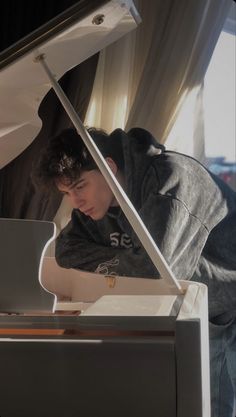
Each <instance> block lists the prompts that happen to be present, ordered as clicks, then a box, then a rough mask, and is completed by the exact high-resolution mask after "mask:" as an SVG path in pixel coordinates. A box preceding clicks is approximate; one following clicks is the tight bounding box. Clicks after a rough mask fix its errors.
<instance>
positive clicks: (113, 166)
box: [105, 156, 118, 175]
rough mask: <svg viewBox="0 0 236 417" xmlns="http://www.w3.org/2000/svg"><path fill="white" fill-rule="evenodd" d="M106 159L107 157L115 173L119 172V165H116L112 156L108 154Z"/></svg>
mask: <svg viewBox="0 0 236 417" xmlns="http://www.w3.org/2000/svg"><path fill="white" fill-rule="evenodd" d="M105 159H106V161H107V163H108V165H109V167H110V168H111V170H112V172H113V174H114V175H116V174H117V172H118V166H117V165H116V163H115V161H114V160H113V159H112V158H111V157H110V156H108V157H107V158H105Z"/></svg>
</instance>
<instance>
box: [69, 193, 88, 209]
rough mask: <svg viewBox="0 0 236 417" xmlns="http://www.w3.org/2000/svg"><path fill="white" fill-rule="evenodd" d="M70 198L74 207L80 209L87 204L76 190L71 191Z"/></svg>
mask: <svg viewBox="0 0 236 417" xmlns="http://www.w3.org/2000/svg"><path fill="white" fill-rule="evenodd" d="M70 200H71V204H72V206H73V208H77V209H79V210H80V209H81V208H82V207H83V206H84V204H85V200H84V198H82V197H81V196H80V195H79V194H78V193H75V192H73V193H71V195H70Z"/></svg>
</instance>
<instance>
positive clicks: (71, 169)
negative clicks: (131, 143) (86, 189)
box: [32, 128, 124, 190]
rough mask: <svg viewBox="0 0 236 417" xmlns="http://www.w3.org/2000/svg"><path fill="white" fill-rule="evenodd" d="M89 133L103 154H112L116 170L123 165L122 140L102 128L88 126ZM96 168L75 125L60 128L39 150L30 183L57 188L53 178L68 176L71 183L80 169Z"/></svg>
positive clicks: (45, 187)
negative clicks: (56, 134) (60, 130)
mask: <svg viewBox="0 0 236 417" xmlns="http://www.w3.org/2000/svg"><path fill="white" fill-rule="evenodd" d="M88 132H89V134H90V135H91V136H92V138H93V140H94V142H95V143H96V145H97V147H98V148H99V150H100V152H101V153H102V154H103V156H104V158H106V157H111V158H112V159H113V160H114V161H115V162H116V164H117V166H118V169H120V170H122V169H123V167H124V162H123V151H122V143H121V140H119V139H118V138H117V137H116V138H115V139H116V140H114V139H113V137H112V135H111V136H109V135H108V134H107V133H106V132H105V131H104V130H102V129H95V128H90V129H88ZM92 169H98V167H97V165H96V163H95V162H94V160H93V158H92V156H91V155H90V153H89V151H88V150H87V148H86V146H85V144H84V142H83V140H82V139H81V137H80V135H79V134H78V133H77V131H76V130H75V129H74V128H68V129H65V130H63V131H62V132H61V133H60V134H59V135H58V136H56V137H53V138H52V139H51V140H50V141H49V143H48V145H47V147H46V148H45V149H44V150H43V151H42V152H41V154H40V157H39V160H38V162H37V165H36V166H35V167H34V169H33V174H32V178H33V182H34V183H35V185H36V186H41V187H43V188H44V189H46V190H50V189H53V188H54V189H55V188H56V183H55V182H56V180H60V179H65V178H66V179H67V180H69V181H71V183H72V182H74V181H75V180H76V179H77V178H79V176H80V175H81V173H82V172H83V171H90V170H92Z"/></svg>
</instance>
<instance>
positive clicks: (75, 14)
mask: <svg viewBox="0 0 236 417" xmlns="http://www.w3.org/2000/svg"><path fill="white" fill-rule="evenodd" d="M139 21H140V18H139V15H138V13H137V11H136V9H135V7H134V5H133V2H132V0H92V1H91V0H90V1H89V2H88V1H86V2H85V1H83V0H82V1H80V2H78V3H76V4H75V5H74V6H72V7H70V8H69V9H67V10H65V11H64V12H63V13H61V14H60V15H58V16H57V17H56V18H54V19H52V20H50V21H49V22H47V23H46V24H44V25H43V26H41V27H40V28H38V29H36V30H35V31H34V32H32V33H30V34H29V35H27V36H25V37H24V38H23V39H21V40H19V41H18V42H16V43H15V44H14V45H12V46H9V47H8V48H7V49H6V50H4V51H3V52H1V53H0V168H3V167H4V166H5V165H6V164H8V163H9V162H10V161H11V160H13V159H14V158H15V157H17V156H18V155H19V154H20V153H21V152H22V151H23V150H24V149H25V148H26V147H27V146H28V145H29V144H30V143H31V142H32V141H33V139H34V138H35V137H36V136H37V134H38V133H39V131H40V129H41V126H42V122H41V119H40V118H39V116H38V108H39V105H40V103H41V101H42V99H43V98H44V96H45V95H46V94H47V92H48V91H49V90H50V88H51V84H50V83H49V81H48V78H47V77H46V75H45V74H44V72H43V71H42V70H41V68H40V66H39V65H37V64H36V63H35V56H36V55H39V54H44V55H45V56H46V57H47V62H48V64H49V66H50V68H51V69H52V70H53V72H54V74H55V76H56V79H57V80H58V79H60V78H61V77H62V76H63V74H65V73H66V72H67V71H68V70H70V69H71V68H73V67H74V66H76V65H78V64H80V63H81V62H83V61H85V60H86V59H87V58H89V57H90V56H92V55H93V54H95V53H97V52H98V51H100V50H102V49H103V48H105V47H106V46H107V45H109V44H111V43H112V42H114V41H116V40H117V39H119V38H120V37H121V36H123V35H124V34H126V33H128V32H129V31H130V30H132V29H134V28H135V27H136V26H137V24H138V23H139Z"/></svg>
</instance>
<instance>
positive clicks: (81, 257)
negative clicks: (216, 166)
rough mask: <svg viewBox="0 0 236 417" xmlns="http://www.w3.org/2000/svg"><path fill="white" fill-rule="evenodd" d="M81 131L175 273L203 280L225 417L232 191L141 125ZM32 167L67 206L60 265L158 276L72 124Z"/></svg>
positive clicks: (231, 307) (232, 307)
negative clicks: (64, 198)
mask: <svg viewBox="0 0 236 417" xmlns="http://www.w3.org/2000/svg"><path fill="white" fill-rule="evenodd" d="M90 134H91V136H92V137H93V139H94V141H95V143H96V144H97V146H98V147H99V149H100V151H101V152H102V154H103V156H104V157H105V158H106V160H107V163H108V164H109V166H110V168H111V170H112V171H113V173H114V174H115V175H116V177H117V179H118V181H119V182H120V183H121V185H122V187H123V188H124V190H125V191H126V193H127V195H128V197H129V198H130V200H131V201H132V203H133V204H134V206H135V208H136V210H137V211H138V213H139V215H140V216H141V218H142V220H143V221H144V223H145V225H146V226H147V228H148V230H149V231H150V233H151V235H152V236H153V238H154V240H155V242H156V243H157V245H158V247H159V249H160V251H161V253H162V254H163V256H164V257H165V259H166V261H167V262H168V264H169V266H170V268H171V269H172V270H173V272H174V274H175V276H176V278H177V279H187V280H194V281H199V282H203V283H205V284H206V285H207V286H208V290H209V320H210V335H211V343H210V345H211V378H212V387H211V390H212V416H213V417H222V416H223V417H232V411H233V401H234V400H233V398H234V394H235V393H236V353H235V350H236V320H235V317H236V194H235V193H234V192H233V191H232V190H231V189H230V188H229V187H228V186H227V185H226V184H224V183H223V182H222V181H221V180H220V179H218V178H217V177H216V176H214V175H213V174H211V173H210V172H209V171H207V170H206V169H205V168H204V167H203V166H202V165H201V164H200V163H198V162H197V161H196V160H194V159H193V158H191V157H189V156H186V155H182V154H179V153H176V152H170V151H166V150H165V148H164V146H163V145H160V144H158V143H157V142H156V140H155V139H154V138H153V137H152V135H151V134H150V133H149V132H147V131H145V130H143V129H139V128H135V129H131V130H130V131H129V132H128V133H125V132H124V131H122V130H121V129H117V130H115V131H114V132H112V133H111V134H110V135H107V134H106V133H105V132H102V131H95V130H91V131H90ZM37 176H38V179H39V182H41V183H43V184H46V185H47V187H48V188H49V189H50V188H51V187H55V188H57V189H58V190H59V191H61V192H62V193H63V194H65V195H66V196H67V198H68V199H69V201H70V202H71V205H72V207H73V211H72V218H71V221H70V223H69V224H68V225H67V226H66V227H65V229H64V230H62V231H61V233H60V234H59V236H58V238H57V242H56V259H57V262H58V263H59V265H61V266H62V267H65V268H79V269H83V270H88V271H95V272H101V273H105V274H109V275H110V274H114V275H126V276H136V277H138V276H142V277H150V278H158V277H159V274H158V272H157V271H156V269H155V267H154V266H153V264H152V262H151V260H150V259H149V257H148V255H147V254H146V252H145V250H144V249H143V248H142V245H141V244H140V242H139V240H138V238H137V236H136V234H135V232H134V231H133V230H132V228H131V226H130V225H129V223H128V221H127V220H126V218H125V216H124V214H123V213H122V211H121V209H120V207H119V205H118V203H117V201H116V199H115V198H114V195H113V194H112V192H111V190H110V188H109V187H108V185H107V183H106V181H105V179H104V178H103V176H102V174H101V173H100V171H99V170H98V168H97V166H96V164H95V163H94V161H93V159H92V158H91V156H90V154H89V152H88V151H87V149H86V147H85V145H84V144H83V142H82V140H81V138H80V137H79V136H78V135H77V133H76V131H75V130H74V129H67V130H65V131H64V132H62V133H61V134H60V135H59V136H58V137H56V138H54V139H52V140H51V141H50V143H49V145H48V148H47V149H46V150H45V152H44V153H43V154H42V156H41V159H40V161H39V166H38V169H37ZM233 354H235V357H234V359H232V355H233ZM222 386H223V389H224V392H223V389H222Z"/></svg>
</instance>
